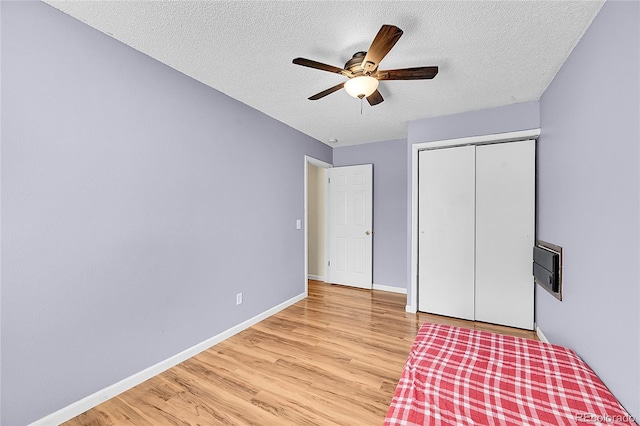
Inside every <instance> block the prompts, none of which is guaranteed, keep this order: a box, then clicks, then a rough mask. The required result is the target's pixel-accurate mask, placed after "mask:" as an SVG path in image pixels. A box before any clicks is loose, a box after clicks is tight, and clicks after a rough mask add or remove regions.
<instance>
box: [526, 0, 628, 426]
mask: <svg viewBox="0 0 640 426" xmlns="http://www.w3.org/2000/svg"><path fill="white" fill-rule="evenodd" d="M639 9H640V7H639V3H638V2H637V1H634V2H618V1H607V2H606V3H605V4H604V6H603V7H602V9H601V10H600V13H599V14H598V16H597V17H596V18H595V20H594V21H593V23H592V25H591V26H590V27H589V29H588V30H587V32H586V33H585V35H584V36H583V38H582V40H581V41H580V42H579V43H578V45H577V46H576V47H575V49H574V50H573V52H572V53H571V55H570V56H569V58H568V59H567V61H566V62H565V64H564V66H563V67H562V68H561V70H560V71H559V73H558V74H557V75H556V77H555V79H554V80H553V82H552V83H551V85H550V86H549V88H548V89H547V90H546V91H545V93H544V94H543V96H542V98H541V100H540V108H541V112H540V114H541V124H542V134H541V136H540V141H539V144H538V237H539V238H540V239H542V240H544V241H549V242H552V243H556V244H559V245H561V246H562V247H564V253H565V258H564V269H563V301H562V302H559V301H558V300H556V299H554V298H553V297H552V296H551V295H549V294H548V293H547V292H545V291H543V290H542V291H538V292H537V294H536V318H537V322H538V326H539V327H540V328H541V330H542V331H543V332H544V334H545V335H546V336H547V338H548V339H549V340H550V341H551V342H552V343H558V344H561V345H565V346H568V347H570V348H572V349H574V350H575V351H576V352H577V353H578V355H580V356H581V357H582V358H583V359H584V360H585V361H586V362H587V363H588V364H589V365H590V366H591V367H592V368H593V369H594V370H595V372H596V373H597V374H598V376H600V378H601V379H602V380H603V381H604V382H605V384H606V385H607V386H608V387H609V389H611V391H612V392H613V393H614V395H616V397H618V399H620V401H621V402H622V404H623V405H624V406H625V408H626V409H627V410H629V411H630V413H631V414H632V415H633V416H634V417H635V418H636V419H638V418H640V314H639V312H640V290H639V289H640V272H639V270H638V268H639V266H638V265H639V260H640V250H639V245H640V233H639V223H638V221H639V218H640V209H639V203H640V174H639V169H640V157H639V155H640V149H639V145H640V130H639V127H638V126H639V120H640V107H639V103H640V86H639V82H638V81H639V78H640V46H639V39H640V12H639Z"/></svg>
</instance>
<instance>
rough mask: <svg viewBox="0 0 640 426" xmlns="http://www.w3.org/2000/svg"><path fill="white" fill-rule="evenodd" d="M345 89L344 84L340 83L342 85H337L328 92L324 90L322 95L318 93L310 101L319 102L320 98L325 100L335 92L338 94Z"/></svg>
mask: <svg viewBox="0 0 640 426" xmlns="http://www.w3.org/2000/svg"><path fill="white" fill-rule="evenodd" d="M343 87H344V83H340V84H336V85H335V86H333V87H330V88H328V89H327V90H323V91H322V92H320V93H316V94H315V95H313V96H311V97H310V98H309V100H310V101H317V100H318V99H320V98H324V97H325V96H327V95H330V94H332V93H333V92H337V91H338V90H340V89H342V88H343Z"/></svg>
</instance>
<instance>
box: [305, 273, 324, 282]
mask: <svg viewBox="0 0 640 426" xmlns="http://www.w3.org/2000/svg"><path fill="white" fill-rule="evenodd" d="M307 278H309V279H310V280H316V281H322V282H324V277H322V276H320V275H312V274H308V275H307Z"/></svg>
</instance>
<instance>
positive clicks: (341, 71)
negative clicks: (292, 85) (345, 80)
mask: <svg viewBox="0 0 640 426" xmlns="http://www.w3.org/2000/svg"><path fill="white" fill-rule="evenodd" d="M293 63H294V64H296V65H302V66H303V67H309V68H315V69H317V70H321V71H329V72H334V73H336V74H342V75H344V76H347V77H353V73H352V72H351V71H349V70H345V69H343V68H338V67H334V66H333V65H327V64H323V63H322V62H316V61H312V60H311V59H305V58H295V59H294V60H293Z"/></svg>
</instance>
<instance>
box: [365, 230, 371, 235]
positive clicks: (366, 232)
mask: <svg viewBox="0 0 640 426" xmlns="http://www.w3.org/2000/svg"><path fill="white" fill-rule="evenodd" d="M365 234H366V235H371V234H373V231H365Z"/></svg>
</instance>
